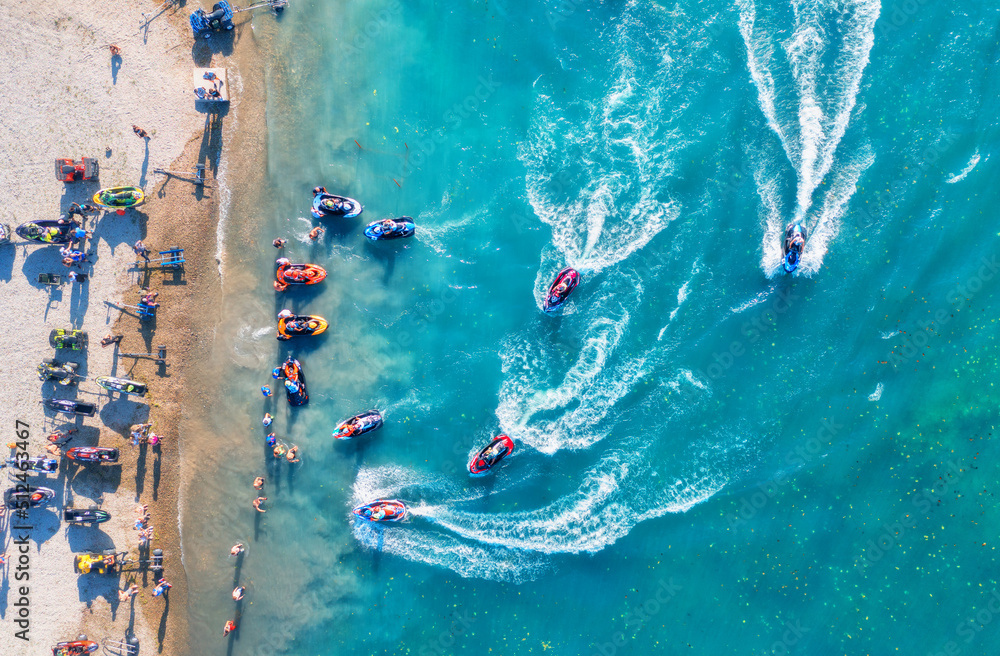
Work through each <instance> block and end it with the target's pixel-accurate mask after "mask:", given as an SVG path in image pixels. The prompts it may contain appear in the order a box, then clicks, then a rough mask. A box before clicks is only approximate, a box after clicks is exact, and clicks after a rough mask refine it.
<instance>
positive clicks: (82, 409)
mask: <svg viewBox="0 0 1000 656" xmlns="http://www.w3.org/2000/svg"><path fill="white" fill-rule="evenodd" d="M40 403H41V404H42V405H44V406H45V407H46V408H49V409H51V410H55V411H56V412H62V413H64V414H67V415H81V416H83V417H93V416H94V414H96V413H97V406H96V405H94V404H93V403H84V402H83V401H73V400H72V399H45V400H44V401H41V402H40Z"/></svg>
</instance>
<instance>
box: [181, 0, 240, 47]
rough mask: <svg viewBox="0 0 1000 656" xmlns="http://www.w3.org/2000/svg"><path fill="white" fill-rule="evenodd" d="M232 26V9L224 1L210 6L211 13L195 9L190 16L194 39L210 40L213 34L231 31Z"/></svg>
mask: <svg viewBox="0 0 1000 656" xmlns="http://www.w3.org/2000/svg"><path fill="white" fill-rule="evenodd" d="M234 27H235V25H233V7H232V5H230V4H229V3H228V2H226V0H222V1H221V2H216V3H215V4H214V5H212V11H211V13H209V12H207V11H205V10H204V9H195V10H194V13H193V14H191V31H192V32H194V36H195V38H198V37H199V36H200V37H202V38H205V39H210V38H212V34H214V33H215V32H221V31H223V30H231V29H233V28H234Z"/></svg>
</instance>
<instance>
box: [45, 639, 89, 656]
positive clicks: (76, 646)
mask: <svg viewBox="0 0 1000 656" xmlns="http://www.w3.org/2000/svg"><path fill="white" fill-rule="evenodd" d="M99 646H100V645H98V644H97V643H96V642H94V641H93V640H74V641H73V642H60V643H58V644H56V646H55V647H53V648H52V656H80V655H81V654H93V653H94V652H95V651H97V648H98V647H99Z"/></svg>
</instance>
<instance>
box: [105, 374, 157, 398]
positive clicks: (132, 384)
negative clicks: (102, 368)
mask: <svg viewBox="0 0 1000 656" xmlns="http://www.w3.org/2000/svg"><path fill="white" fill-rule="evenodd" d="M96 380H97V384H98V385H100V386H101V387H103V388H104V389H106V390H108V391H109V392H121V393H122V394H131V395H133V396H146V386H145V385H143V384H142V383H139V382H136V381H134V380H129V379H127V378H115V377H114V376H98V377H97V379H96Z"/></svg>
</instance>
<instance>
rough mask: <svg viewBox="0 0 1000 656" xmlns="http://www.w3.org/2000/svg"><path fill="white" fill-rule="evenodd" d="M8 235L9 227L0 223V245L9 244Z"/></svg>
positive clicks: (9, 233)
mask: <svg viewBox="0 0 1000 656" xmlns="http://www.w3.org/2000/svg"><path fill="white" fill-rule="evenodd" d="M10 235H11V232H10V226H9V225H7V224H6V223H0V244H6V243H9V242H10Z"/></svg>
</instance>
